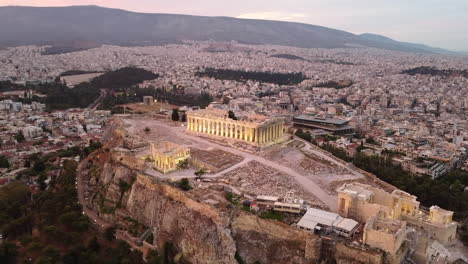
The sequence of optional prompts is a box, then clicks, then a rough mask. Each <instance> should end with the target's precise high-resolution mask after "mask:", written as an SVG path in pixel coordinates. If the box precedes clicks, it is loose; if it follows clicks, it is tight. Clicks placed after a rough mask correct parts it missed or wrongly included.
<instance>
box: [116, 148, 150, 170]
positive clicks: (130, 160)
mask: <svg viewBox="0 0 468 264" xmlns="http://www.w3.org/2000/svg"><path fill="white" fill-rule="evenodd" d="M112 159H113V160H114V161H116V162H119V163H121V164H122V165H124V166H125V167H128V168H130V169H134V170H142V169H144V168H145V161H144V160H141V159H137V158H135V157H133V156H130V155H126V154H125V153H122V152H118V151H112Z"/></svg>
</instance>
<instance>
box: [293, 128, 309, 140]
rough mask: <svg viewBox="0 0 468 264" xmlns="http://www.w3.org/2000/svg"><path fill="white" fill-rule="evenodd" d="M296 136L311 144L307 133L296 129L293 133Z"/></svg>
mask: <svg viewBox="0 0 468 264" xmlns="http://www.w3.org/2000/svg"><path fill="white" fill-rule="evenodd" d="M295 135H296V136H298V137H300V138H302V139H304V140H305V141H309V142H312V135H310V134H309V133H307V132H304V131H302V129H298V130H297V131H296V133H295Z"/></svg>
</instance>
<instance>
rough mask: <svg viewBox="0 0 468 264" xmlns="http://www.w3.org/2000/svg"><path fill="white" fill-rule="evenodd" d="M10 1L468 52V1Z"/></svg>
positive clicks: (2, 0)
mask: <svg viewBox="0 0 468 264" xmlns="http://www.w3.org/2000/svg"><path fill="white" fill-rule="evenodd" d="M5 5H33V6H68V5H99V6H105V7H113V8H122V9H126V10H131V11H137V12H147V13H173V14H191V15H203V16H232V17H239V18H258V19H272V20H283V21H294V22H303V23H309V24H314V25H320V26H326V27H331V28H337V29H342V30H346V31H349V32H352V33H356V34H359V33H367V32H369V33H376V34H382V35H385V36H388V37H391V38H395V39H397V40H401V41H408V42H418V43H424V44H428V45H431V46H436V47H442V48H446V49H452V50H465V51H468V0H0V6H5Z"/></svg>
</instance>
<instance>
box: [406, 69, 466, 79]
mask: <svg viewBox="0 0 468 264" xmlns="http://www.w3.org/2000/svg"><path fill="white" fill-rule="evenodd" d="M401 74H408V75H411V76H414V75H416V74H422V75H431V76H442V77H450V76H463V77H465V78H468V70H456V69H444V70H440V69H437V68H436V67H429V66H421V67H416V68H412V69H408V70H404V71H402V72H401Z"/></svg>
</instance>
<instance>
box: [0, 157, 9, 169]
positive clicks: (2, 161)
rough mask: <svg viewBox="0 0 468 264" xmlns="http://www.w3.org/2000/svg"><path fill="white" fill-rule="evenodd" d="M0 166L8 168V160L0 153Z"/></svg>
mask: <svg viewBox="0 0 468 264" xmlns="http://www.w3.org/2000/svg"><path fill="white" fill-rule="evenodd" d="M0 168H7V169H8V168H10V162H9V161H8V158H7V157H5V156H3V155H0Z"/></svg>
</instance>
